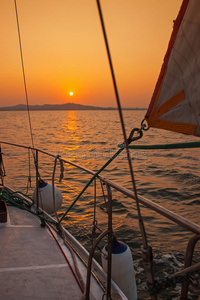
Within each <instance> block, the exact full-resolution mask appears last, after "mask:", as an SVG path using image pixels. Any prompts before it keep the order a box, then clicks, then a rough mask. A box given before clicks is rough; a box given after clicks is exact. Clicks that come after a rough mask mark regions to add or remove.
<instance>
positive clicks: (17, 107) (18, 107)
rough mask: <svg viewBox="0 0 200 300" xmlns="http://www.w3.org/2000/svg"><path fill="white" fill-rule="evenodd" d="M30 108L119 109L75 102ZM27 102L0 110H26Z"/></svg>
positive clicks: (31, 106) (32, 106)
mask: <svg viewBox="0 0 200 300" xmlns="http://www.w3.org/2000/svg"><path fill="white" fill-rule="evenodd" d="M29 109H30V110H117V108H114V107H99V106H90V105H82V104H75V103H64V104H43V105H29ZM123 109H124V110H146V108H123ZM25 110H27V106H26V105H25V104H18V105H15V106H5V107H0V111H25Z"/></svg>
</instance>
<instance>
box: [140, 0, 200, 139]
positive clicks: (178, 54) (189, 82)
mask: <svg viewBox="0 0 200 300" xmlns="http://www.w3.org/2000/svg"><path fill="white" fill-rule="evenodd" d="M145 119H146V120H147V123H148V125H149V127H154V128H161V129H166V130H170V131H174V132H180V133H184V134H191V135H195V136H200V0H184V1H183V3H182V6H181V9H180V12H179V14H178V17H177V19H176V21H175V23H174V28H173V32H172V35H171V39H170V42H169V46H168V50H167V52H166V55H165V58H164V62H163V65H162V68H161V72H160V75H159V78H158V81H157V84H156V87H155V90H154V93H153V96H152V99H151V102H150V105H149V108H148V111H147V113H146V116H145Z"/></svg>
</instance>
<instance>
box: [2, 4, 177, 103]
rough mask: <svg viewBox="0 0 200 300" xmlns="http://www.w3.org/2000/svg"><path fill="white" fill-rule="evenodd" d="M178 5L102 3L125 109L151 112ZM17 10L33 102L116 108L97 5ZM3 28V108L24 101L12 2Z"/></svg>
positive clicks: (25, 6) (4, 14)
mask: <svg viewBox="0 0 200 300" xmlns="http://www.w3.org/2000/svg"><path fill="white" fill-rule="evenodd" d="M181 3H182V0H167V1H166V0H139V1H138V0H137V1H136V0H101V7H102V11H103V16H104V22H105V26H106V31H107V36H108V41H109V46H110V51H111V57H112V61H113V66H114V72H115V76H116V82H117V86H118V91H119V96H120V101H121V105H122V107H148V105H149V103H150V100H151V96H152V93H153V90H154V87H155V84H156V81H157V78H158V75H159V72H160V68H161V65H162V61H163V58H164V55H165V52H166V50H167V46H168V42H169V39H170V35H171V32H172V27H173V20H175V19H176V17H177V14H178V11H179V9H180V6H181ZM17 7H18V15H19V24H20V34H21V41H22V51H23V60H24V68H25V76H26V85H27V92H28V99H29V104H30V105H34V104H39V105H42V104H46V103H49V104H63V103H67V102H73V103H79V104H84V105H94V106H101V107H116V100H115V94H114V88H113V84H112V79H111V72H110V69H109V64H108V59H107V54H106V49H105V44H104V40H103V34H102V29H101V25H100V19H99V16H98V10H97V6H96V0H17ZM0 28H1V29H0V41H1V51H0V106H11V105H17V104H25V103H26V98H25V92H24V85H23V76H22V67H21V60H20V51H19V42H18V33H17V23H16V16H15V6H14V0H0ZM70 93H71V94H72V93H73V95H70Z"/></svg>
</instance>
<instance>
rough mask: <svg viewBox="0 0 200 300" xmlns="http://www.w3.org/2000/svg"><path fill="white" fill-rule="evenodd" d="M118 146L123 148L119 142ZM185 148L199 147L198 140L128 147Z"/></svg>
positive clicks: (145, 148)
mask: <svg viewBox="0 0 200 300" xmlns="http://www.w3.org/2000/svg"><path fill="white" fill-rule="evenodd" d="M118 147H119V148H123V147H124V144H119V145H118ZM186 148H200V142H192V143H175V144H163V145H129V149H144V150H154V149H155V150H157V149H186Z"/></svg>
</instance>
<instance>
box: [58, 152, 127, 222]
mask: <svg viewBox="0 0 200 300" xmlns="http://www.w3.org/2000/svg"><path fill="white" fill-rule="evenodd" d="M123 150H124V148H121V149H119V150H118V151H117V152H116V153H115V154H114V155H113V156H112V157H111V158H110V159H109V160H108V161H107V162H106V163H105V164H104V165H103V167H101V169H100V170H99V171H97V172H96V173H95V174H94V176H93V177H92V178H91V179H90V180H89V181H88V183H87V184H86V186H85V187H84V188H83V189H82V191H81V192H80V193H79V194H78V196H77V197H76V199H75V200H74V201H73V202H72V204H71V205H70V207H69V208H68V209H67V211H66V212H65V213H64V215H63V216H62V218H61V219H60V221H59V223H60V222H62V220H63V219H64V217H65V216H66V215H67V214H68V212H69V211H70V210H71V209H72V207H73V206H74V204H75V203H76V202H77V201H78V200H79V198H80V197H81V196H82V194H83V193H84V192H85V191H86V189H87V188H88V187H89V186H90V184H91V183H92V182H93V180H94V179H95V178H96V177H97V176H98V175H99V174H100V173H101V172H102V171H103V170H104V169H105V168H106V167H107V166H108V165H109V164H110V163H111V162H112V161H113V160H114V159H115V158H116V157H117V156H118V155H119V154H120V153H121V152H122V151H123Z"/></svg>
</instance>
